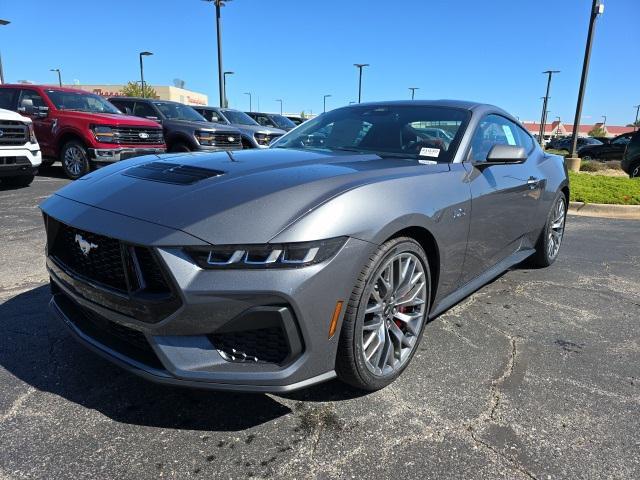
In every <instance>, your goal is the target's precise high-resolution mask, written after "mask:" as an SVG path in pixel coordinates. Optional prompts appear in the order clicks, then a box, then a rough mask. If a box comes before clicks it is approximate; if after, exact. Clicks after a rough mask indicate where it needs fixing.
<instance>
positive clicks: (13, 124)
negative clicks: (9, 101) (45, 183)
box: [0, 108, 42, 187]
mask: <svg viewBox="0 0 640 480" xmlns="http://www.w3.org/2000/svg"><path fill="white" fill-rule="evenodd" d="M41 163H42V154H41V153H40V146H39V145H38V141H37V140H36V135H35V133H34V130H33V123H32V122H31V119H30V118H27V117H23V116H22V115H20V114H18V113H15V112H12V111H10V110H4V109H2V108H0V183H2V186H12V187H26V186H28V185H29V184H30V183H31V182H32V181H33V177H34V175H35V174H36V173H38V167H39V166H40V164H41Z"/></svg>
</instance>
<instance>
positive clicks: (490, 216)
mask: <svg viewBox="0 0 640 480" xmlns="http://www.w3.org/2000/svg"><path fill="white" fill-rule="evenodd" d="M494 145H514V146H520V147H523V148H524V149H525V151H526V153H527V156H528V158H527V160H526V161H524V162H522V163H509V164H498V165H496V164H493V165H489V164H485V162H486V159H487V155H488V153H489V152H490V151H491V148H492V147H493V146H494ZM543 155H544V153H543V152H542V150H540V149H538V148H536V147H535V142H534V140H533V138H531V136H530V135H529V134H528V133H527V132H526V131H525V130H524V129H522V128H521V127H519V126H518V125H517V124H516V123H515V122H512V121H511V120H509V119H507V118H506V117H503V116H501V115H497V114H489V115H486V116H485V117H484V118H483V119H482V120H481V121H480V122H479V124H478V126H477V127H476V131H475V132H474V134H473V137H472V140H471V146H470V149H469V152H468V155H467V161H466V162H465V164H466V168H467V169H468V171H469V177H468V178H469V185H470V188H471V222H470V227H469V241H468V244H467V254H466V256H465V263H464V269H463V273H462V283H466V282H468V281H469V280H472V279H473V278H475V277H477V276H478V275H480V274H482V273H483V272H484V271H486V270H487V269H489V268H491V267H492V266H493V265H495V264H496V263H498V262H500V261H501V260H503V259H505V258H506V257H508V256H509V255H511V254H513V253H515V252H516V251H517V250H518V249H520V248H521V247H523V246H525V247H526V246H531V239H530V238H529V237H528V234H529V232H530V230H531V228H532V219H533V218H534V216H535V213H536V212H537V206H538V204H539V199H540V196H541V195H540V194H541V189H542V188H544V181H543V180H541V178H540V177H539V175H538V174H537V172H536V168H535V166H534V165H535V164H536V163H537V161H538V160H540V157H542V156H543Z"/></svg>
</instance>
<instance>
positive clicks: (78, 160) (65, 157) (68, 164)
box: [60, 140, 91, 180]
mask: <svg viewBox="0 0 640 480" xmlns="http://www.w3.org/2000/svg"><path fill="white" fill-rule="evenodd" d="M60 162H61V163H62V169H63V170H64V173H65V175H66V176H67V177H69V178H70V179H71V180H77V179H78V178H80V177H82V176H84V175H86V174H87V173H89V172H90V171H91V165H90V163H89V152H88V151H87V147H85V146H84V144H83V143H82V142H80V141H78V140H71V141H69V142H67V143H65V144H64V146H63V147H62V150H60Z"/></svg>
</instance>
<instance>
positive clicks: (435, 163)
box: [418, 159, 438, 165]
mask: <svg viewBox="0 0 640 480" xmlns="http://www.w3.org/2000/svg"><path fill="white" fill-rule="evenodd" d="M418 163H420V164H421V165H437V164H438V162H436V161H435V160H422V159H418Z"/></svg>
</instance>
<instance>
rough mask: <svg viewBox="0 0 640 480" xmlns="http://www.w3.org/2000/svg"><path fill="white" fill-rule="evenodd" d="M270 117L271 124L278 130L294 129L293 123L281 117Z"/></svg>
mask: <svg viewBox="0 0 640 480" xmlns="http://www.w3.org/2000/svg"><path fill="white" fill-rule="evenodd" d="M269 116H270V117H271V120H272V121H273V123H275V124H276V127H278V128H284V129H287V128H289V129H291V128H294V127H295V126H296V124H295V123H293V122H292V121H291V120H289V119H288V118H287V117H283V116H282V115H275V114H274V115H269Z"/></svg>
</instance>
